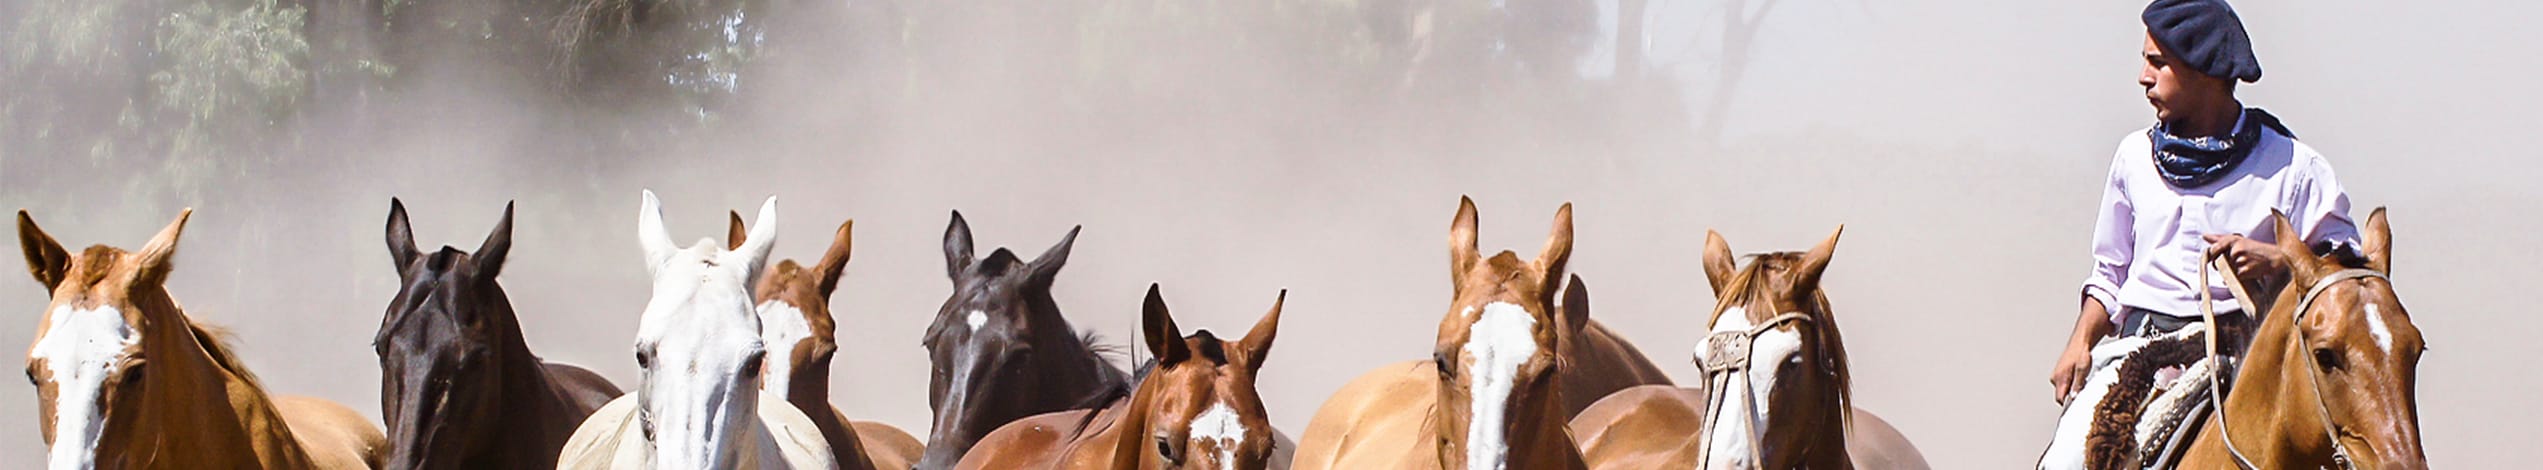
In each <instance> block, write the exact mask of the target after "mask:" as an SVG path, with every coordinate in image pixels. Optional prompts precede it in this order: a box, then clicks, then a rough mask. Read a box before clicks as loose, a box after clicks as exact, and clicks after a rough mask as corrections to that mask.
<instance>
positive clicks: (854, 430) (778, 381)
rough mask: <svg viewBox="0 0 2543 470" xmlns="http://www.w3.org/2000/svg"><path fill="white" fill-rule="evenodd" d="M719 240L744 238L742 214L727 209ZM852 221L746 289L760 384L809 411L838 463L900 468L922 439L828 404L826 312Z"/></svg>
mask: <svg viewBox="0 0 2543 470" xmlns="http://www.w3.org/2000/svg"><path fill="white" fill-rule="evenodd" d="M729 215H730V216H731V217H732V229H731V231H730V235H728V236H726V237H725V239H724V243H726V244H727V245H728V246H730V247H731V248H732V249H736V250H739V249H741V247H742V241H743V240H748V239H749V238H750V234H749V229H748V228H747V227H745V226H744V225H742V214H741V213H739V212H733V213H730V214H729ZM855 226H856V221H854V220H850V221H846V222H841V223H839V230H838V231H837V232H835V233H833V234H832V235H831V239H830V249H829V251H825V252H822V254H821V261H820V262H818V263H817V264H814V265H812V266H804V265H801V264H797V263H795V260H791V259H790V260H784V261H779V262H777V264H776V265H774V266H769V267H768V272H767V273H764V274H761V275H760V278H759V284H758V285H757V287H756V288H753V289H752V290H751V292H752V293H753V294H754V295H755V296H756V297H755V298H754V299H753V301H754V302H757V303H758V306H757V307H755V309H756V310H758V312H759V340H760V342H761V344H764V345H766V346H767V348H768V350H769V351H770V354H768V364H767V365H766V366H763V367H762V368H761V369H760V373H761V380H760V384H759V386H760V389H761V390H768V391H771V392H776V393H782V394H785V395H786V401H787V402H788V403H792V404H794V405H795V409H797V410H800V411H803V413H804V415H805V416H808V417H811V418H812V422H813V424H815V425H817V426H819V427H820V428H821V435H822V436H823V437H824V438H827V439H828V441H829V443H830V452H831V454H832V455H834V456H835V457H836V458H837V460H838V461H839V467H840V468H843V469H848V470H868V469H889V470H908V469H909V466H910V464H911V463H913V462H917V461H918V456H919V453H921V452H924V451H926V448H927V445H926V444H923V443H920V442H918V438H917V437H913V436H910V434H909V433H907V432H903V431H901V430H900V428H895V427H892V425H889V424H883V423H877V422H872V421H849V420H848V418H847V415H846V414H844V413H840V412H839V409H838V408H836V407H832V406H830V359H831V356H832V355H834V354H836V353H838V352H839V342H838V339H837V338H838V336H837V332H838V323H837V322H836V321H835V320H833V319H832V318H831V316H830V294H831V293H832V292H836V291H837V290H838V289H839V274H840V270H842V269H845V268H847V266H848V249H849V247H850V246H851V245H852V243H851V242H852V241H853V239H852V238H851V237H850V234H851V231H852V229H854V228H855Z"/></svg>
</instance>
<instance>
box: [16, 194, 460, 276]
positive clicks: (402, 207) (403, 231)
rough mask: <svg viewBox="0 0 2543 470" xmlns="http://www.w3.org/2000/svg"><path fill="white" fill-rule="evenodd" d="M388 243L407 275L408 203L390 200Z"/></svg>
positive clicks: (411, 244)
mask: <svg viewBox="0 0 2543 470" xmlns="http://www.w3.org/2000/svg"><path fill="white" fill-rule="evenodd" d="M22 213H23V212H22ZM388 243H389V261H391V262H395V263H397V265H396V268H397V271H398V272H399V273H401V274H403V273H405V272H406V265H409V264H414V263H415V256H416V253H417V252H416V251H415V229H414V228H413V226H412V225H410V224H408V222H407V221H406V203H405V202H404V201H399V200H397V198H393V197H392V198H389V224H388Z"/></svg>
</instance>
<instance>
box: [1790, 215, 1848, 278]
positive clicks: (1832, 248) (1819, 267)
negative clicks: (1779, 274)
mask: <svg viewBox="0 0 2543 470" xmlns="http://www.w3.org/2000/svg"><path fill="white" fill-rule="evenodd" d="M1842 235H1845V226H1844V225H1838V226H1837V231H1835V232H1831V233H1829V234H1828V239H1827V240H1822V241H1820V242H1819V246H1815V247H1811V248H1810V252H1809V253H1803V254H1802V255H1801V266H1799V267H1797V269H1795V270H1794V271H1793V275H1792V286H1791V287H1790V289H1789V290H1790V291H1791V292H1793V295H1809V294H1808V292H1810V291H1813V290H1817V289H1818V288H1819V278H1820V275H1822V274H1826V273H1827V272H1828V260H1829V259H1831V258H1834V257H1836V255H1837V237H1838V236H1842Z"/></svg>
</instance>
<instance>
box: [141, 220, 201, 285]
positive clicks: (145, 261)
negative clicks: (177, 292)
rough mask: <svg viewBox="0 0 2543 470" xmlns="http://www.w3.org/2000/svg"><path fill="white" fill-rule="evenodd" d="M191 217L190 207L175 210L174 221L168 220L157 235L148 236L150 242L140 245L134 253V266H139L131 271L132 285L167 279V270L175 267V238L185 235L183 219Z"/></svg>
mask: <svg viewBox="0 0 2543 470" xmlns="http://www.w3.org/2000/svg"><path fill="white" fill-rule="evenodd" d="M193 217H194V208H191V207H189V208H186V209H185V210H183V211H179V212H177V220H176V221H173V222H168V227H167V228H162V229H159V234H158V235H153V236H151V237H150V243H148V244H144V245H142V246H141V251H140V252H139V253H136V255H138V256H137V257H136V258H135V259H137V260H139V261H137V262H135V263H134V266H138V267H139V268H138V270H137V271H134V272H133V280H132V283H133V285H136V286H143V285H157V284H159V283H161V282H166V281H167V280H168V272H169V271H171V270H175V269H176V262H175V260H176V257H177V238H179V237H182V236H184V235H185V221H186V219H189V218H193Z"/></svg>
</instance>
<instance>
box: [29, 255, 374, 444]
mask: <svg viewBox="0 0 2543 470" xmlns="http://www.w3.org/2000/svg"><path fill="white" fill-rule="evenodd" d="M193 214H194V210H193V209H187V210H186V211H185V212H182V213H179V214H177V220H176V221H175V222H172V223H169V224H168V227H167V228H166V229H162V230H160V231H159V234H158V235H157V236H154V237H151V238H150V243H149V244H147V245H143V246H142V247H141V251H138V252H126V251H124V250H121V249H116V248H114V247H109V246H106V245H96V246H90V247H88V249H87V250H83V251H81V252H80V253H79V254H72V253H71V252H70V251H67V250H64V249H62V244H61V243H57V242H54V241H53V237H52V236H50V235H46V234H45V233H44V230H43V229H41V228H37V227H36V226H35V218H34V217H30V216H28V215H27V213H26V211H23V210H21V211H18V243H19V247H20V248H23V249H24V250H25V251H26V260H27V271H28V272H29V273H30V274H33V275H35V281H36V282H39V283H43V284H44V288H45V289H46V290H47V291H49V292H51V293H52V303H51V304H50V305H47V306H45V309H44V311H45V314H44V322H43V323H41V324H38V325H37V326H36V330H35V346H34V347H33V348H30V349H29V350H28V352H27V368H26V370H27V379H28V380H30V381H32V382H34V384H35V389H36V396H37V398H38V400H39V402H40V405H41V406H42V408H40V410H41V411H39V414H40V416H41V419H40V420H39V421H38V424H39V425H40V426H41V428H42V429H43V431H44V442H45V444H47V445H48V446H50V447H49V449H48V450H47V451H46V454H45V458H46V460H47V461H49V462H50V465H49V466H50V467H51V468H56V469H86V468H323V469H354V468H374V467H377V466H378V464H379V463H380V457H381V453H382V452H383V451H386V450H387V449H388V442H387V440H386V439H383V438H382V437H381V435H380V429H379V428H378V427H376V426H372V425H371V423H370V422H368V421H365V420H364V419H363V418H362V415H360V414H358V413H355V412H354V411H353V410H352V409H350V408H345V407H344V406H343V405H338V404H335V403H332V402H327V401H324V400H319V399H316V398H307V397H290V396H285V397H279V398H269V397H268V396H266V394H265V390H264V385H262V384H260V383H259V382H258V381H257V380H256V376H255V375H254V374H251V373H249V372H248V371H247V368H246V366H245V365H244V364H241V363H239V360H238V358H237V357H236V356H233V355H231V349H230V346H229V345H228V344H226V342H225V341H224V340H223V339H222V338H221V337H220V336H221V335H220V334H219V333H218V332H217V331H216V330H213V329H211V328H210V327H207V326H205V325H201V324H197V323H194V322H193V321H192V320H190V319H188V318H187V317H186V314H185V311H184V310H183V309H182V308H179V307H178V306H177V301H176V299H174V298H171V297H169V296H168V290H167V287H166V286H165V285H164V283H165V282H166V281H167V279H168V272H169V271H171V270H174V269H175V268H176V265H175V263H173V260H174V258H175V257H176V253H177V237H178V236H179V235H181V234H183V233H184V231H185V221H186V218H187V217H189V216H191V215H193ZM28 457H31V456H20V457H19V458H17V459H12V460H26V459H28Z"/></svg>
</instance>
